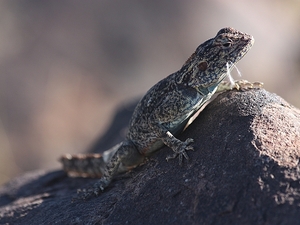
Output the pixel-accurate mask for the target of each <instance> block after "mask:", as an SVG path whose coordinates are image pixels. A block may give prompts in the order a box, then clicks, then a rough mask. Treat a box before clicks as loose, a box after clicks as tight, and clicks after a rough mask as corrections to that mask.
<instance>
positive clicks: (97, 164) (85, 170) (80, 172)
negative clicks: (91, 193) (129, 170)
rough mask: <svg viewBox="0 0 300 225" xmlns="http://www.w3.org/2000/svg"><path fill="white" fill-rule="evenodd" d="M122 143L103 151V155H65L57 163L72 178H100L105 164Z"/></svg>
mask: <svg viewBox="0 0 300 225" xmlns="http://www.w3.org/2000/svg"><path fill="white" fill-rule="evenodd" d="M121 144H122V143H120V144H117V145H115V146H114V147H112V148H111V149H109V150H107V151H105V152H104V153H103V155H101V154H97V153H90V154H74V155H71V154H66V155H63V156H62V157H61V158H60V159H59V161H60V162H61V163H62V165H63V169H64V171H65V172H66V173H67V174H68V175H69V176H72V177H102V176H103V173H104V170H105V168H106V164H107V162H109V161H110V159H111V157H112V156H113V155H114V154H115V152H116V151H117V150H118V149H119V147H120V146H121Z"/></svg>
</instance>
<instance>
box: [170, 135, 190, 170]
mask: <svg viewBox="0 0 300 225" xmlns="http://www.w3.org/2000/svg"><path fill="white" fill-rule="evenodd" d="M193 142H194V140H193V139H192V138H188V139H186V140H185V142H180V143H179V145H178V146H177V147H176V149H173V151H174V154H173V155H172V156H171V155H170V156H168V157H167V158H166V160H167V161H169V160H170V159H175V158H176V157H177V156H178V159H179V165H180V166H182V161H183V157H182V156H184V158H186V159H187V160H188V159H189V156H188V154H187V153H186V151H188V150H194V148H193V146H190V144H191V143H193Z"/></svg>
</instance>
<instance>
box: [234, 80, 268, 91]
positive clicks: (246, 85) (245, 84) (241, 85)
mask: <svg viewBox="0 0 300 225" xmlns="http://www.w3.org/2000/svg"><path fill="white" fill-rule="evenodd" d="M263 85H264V83H262V82H259V81H256V82H250V81H247V80H236V81H235V82H234V88H235V89H237V90H245V89H254V88H262V87H263Z"/></svg>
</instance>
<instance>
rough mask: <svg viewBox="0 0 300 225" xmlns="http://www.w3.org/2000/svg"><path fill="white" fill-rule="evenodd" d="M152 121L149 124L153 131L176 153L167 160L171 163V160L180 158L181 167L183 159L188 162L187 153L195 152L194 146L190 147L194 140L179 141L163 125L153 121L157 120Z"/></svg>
mask: <svg viewBox="0 0 300 225" xmlns="http://www.w3.org/2000/svg"><path fill="white" fill-rule="evenodd" d="M150 121H152V123H150V124H149V125H150V127H151V129H152V131H153V132H154V133H155V134H156V135H157V136H158V137H159V138H160V139H161V140H162V142H163V143H164V144H165V145H167V146H168V147H170V148H171V149H172V150H173V151H174V154H173V155H170V156H168V157H167V158H166V160H167V161H169V160H170V159H174V158H176V157H178V159H179V165H180V166H181V165H182V161H183V157H184V158H186V159H187V160H188V159H189V156H188V154H187V153H186V151H188V150H194V149H193V146H191V145H190V144H191V143H193V142H194V140H193V139H192V138H188V139H186V140H185V141H180V140H179V139H177V138H176V137H174V135H173V134H172V133H171V132H170V131H169V130H168V129H167V128H166V127H164V126H163V125H162V124H159V123H153V121H155V120H152V119H151V120H150Z"/></svg>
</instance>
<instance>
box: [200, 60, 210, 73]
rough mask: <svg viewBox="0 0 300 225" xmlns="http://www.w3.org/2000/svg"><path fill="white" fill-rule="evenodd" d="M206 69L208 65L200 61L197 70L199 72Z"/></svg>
mask: <svg viewBox="0 0 300 225" xmlns="http://www.w3.org/2000/svg"><path fill="white" fill-rule="evenodd" d="M207 67H208V63H207V62H206V61H202V62H200V63H199V64H198V69H199V70H200V71H205V70H206V69H207Z"/></svg>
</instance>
